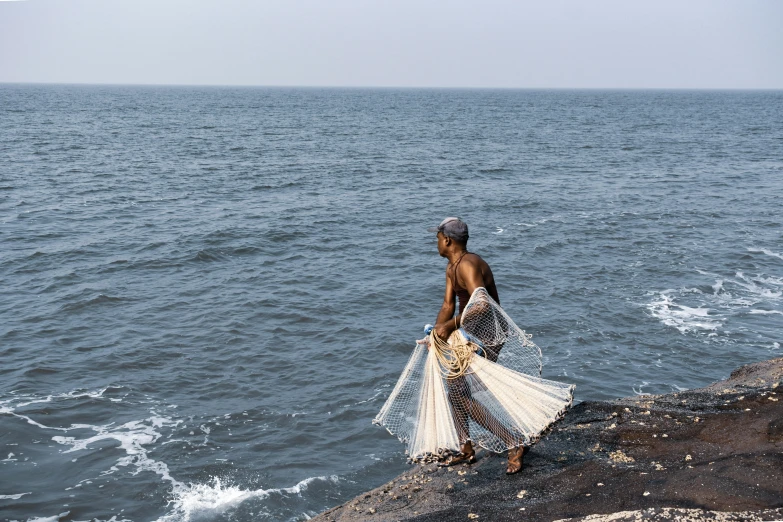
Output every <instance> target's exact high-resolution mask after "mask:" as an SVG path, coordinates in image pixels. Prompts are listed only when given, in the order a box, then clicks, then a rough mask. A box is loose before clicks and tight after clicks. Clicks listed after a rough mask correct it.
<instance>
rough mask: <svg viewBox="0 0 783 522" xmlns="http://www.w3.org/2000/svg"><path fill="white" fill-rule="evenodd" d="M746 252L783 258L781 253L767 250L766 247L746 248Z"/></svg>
mask: <svg viewBox="0 0 783 522" xmlns="http://www.w3.org/2000/svg"><path fill="white" fill-rule="evenodd" d="M748 252H753V253H757V254H766V255H768V256H772V257H777V258H778V259H783V254H778V253H777V252H773V251H771V250H767V249H766V248H748Z"/></svg>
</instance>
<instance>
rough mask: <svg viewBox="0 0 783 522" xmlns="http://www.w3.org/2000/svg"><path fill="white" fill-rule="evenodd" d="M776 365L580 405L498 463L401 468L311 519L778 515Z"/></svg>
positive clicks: (782, 404) (782, 402)
mask: <svg viewBox="0 0 783 522" xmlns="http://www.w3.org/2000/svg"><path fill="white" fill-rule="evenodd" d="M781 380H783V358H780V359H773V360H770V361H765V362H761V363H757V364H752V365H748V366H743V367H742V368H739V369H738V370H736V371H734V372H733V373H732V374H731V377H730V378H729V379H727V380H725V381H720V382H717V383H715V384H712V385H710V386H707V387H706V388H701V389H696V390H689V391H685V392H681V393H672V394H668V395H655V396H653V395H647V396H639V397H629V398H625V399H619V400H616V401H612V402H583V403H581V404H578V405H577V406H575V407H573V408H572V409H571V410H570V411H569V413H568V414H567V415H566V417H565V418H564V419H563V420H562V421H561V422H560V423H558V424H557V425H556V426H555V427H554V428H553V429H552V431H551V433H549V434H548V435H547V436H546V437H544V438H543V439H542V440H541V441H540V442H539V443H538V444H536V445H535V446H534V447H533V448H532V449H531V451H530V453H529V454H528V455H527V456H526V457H525V462H524V469H523V471H522V472H521V473H519V474H517V475H513V476H510V477H507V476H506V475H505V456H503V455H494V454H491V453H487V452H483V451H482V452H480V453H479V455H478V456H479V461H478V462H477V463H476V464H473V465H471V466H468V465H462V466H457V467H454V468H446V469H443V468H437V467H436V466H435V465H434V464H429V465H426V466H416V465H412V466H411V469H410V471H409V472H408V473H405V474H403V475H401V476H399V477H397V478H396V479H394V480H393V481H391V482H389V483H387V484H385V485H383V486H381V487H379V488H376V489H374V490H373V491H370V492H368V493H366V494H364V495H361V496H359V497H357V498H355V499H353V500H351V501H349V502H347V503H345V504H343V505H342V506H337V507H335V508H332V509H330V510H328V511H326V512H324V513H322V514H320V515H318V516H317V517H315V518H314V519H313V520H316V521H319V522H325V521H359V520H362V521H364V520H373V521H392V520H416V521H421V522H424V521H452V520H492V521H495V520H498V521H500V520H541V521H551V520H562V519H569V520H574V521H576V520H579V521H582V520H584V521H588V520H589V521H599V520H601V521H603V520H605V521H609V520H612V521H626V520H628V521H630V520H649V521H653V520H783V385H782V384H781Z"/></svg>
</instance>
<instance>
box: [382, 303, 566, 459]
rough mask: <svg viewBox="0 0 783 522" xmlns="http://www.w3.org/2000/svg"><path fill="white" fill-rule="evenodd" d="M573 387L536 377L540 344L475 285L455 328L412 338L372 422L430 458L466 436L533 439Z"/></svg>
mask: <svg viewBox="0 0 783 522" xmlns="http://www.w3.org/2000/svg"><path fill="white" fill-rule="evenodd" d="M573 392H574V386H573V385H570V384H564V383H560V382H556V381H550V380H546V379H542V378H541V350H540V349H539V348H538V346H536V345H535V343H533V342H532V341H531V336H530V335H529V334H526V333H525V332H524V331H523V330H521V329H520V328H519V327H518V326H517V325H516V324H514V322H513V321H512V320H511V318H510V317H509V316H508V315H506V313H505V312H504V311H503V309H502V308H501V307H500V305H498V304H497V303H496V302H495V301H494V300H493V299H492V298H491V297H490V296H489V294H488V293H487V291H486V290H485V289H484V288H478V289H476V290H475V291H474V292H473V295H472V296H471V298H470V301H468V304H467V305H466V307H465V310H464V311H463V313H462V325H461V328H460V329H459V330H457V331H455V332H454V333H453V334H452V335H451V336H450V337H449V339H448V341H443V340H442V339H439V338H438V337H437V335H435V334H434V332H433V333H431V334H430V336H429V337H428V338H427V339H423V340H421V341H419V342H417V344H416V347H415V348H414V350H413V353H412V354H411V356H410V359H409V360H408V363H407V364H406V365H405V368H404V369H403V372H402V375H400V378H399V379H398V381H397V384H396V385H395V387H394V389H393V390H392V392H391V394H390V395H389V398H388V399H387V400H386V403H385V404H384V405H383V407H382V408H381V410H380V412H378V415H377V416H376V418H375V419H374V420H373V422H374V423H376V424H380V425H382V426H384V427H385V428H386V429H387V430H389V432H390V433H392V434H393V435H396V436H397V437H398V438H399V439H400V440H401V441H402V442H404V443H405V444H406V446H407V448H406V449H407V453H408V457H409V458H410V459H411V460H414V461H419V460H431V459H433V458H438V457H439V456H442V455H444V454H447V453H449V452H455V451H458V450H459V446H460V444H462V443H464V442H465V441H467V440H471V441H472V442H473V444H474V445H475V444H478V445H479V446H482V447H483V448H486V449H488V450H490V451H495V452H501V451H504V450H506V449H511V448H514V447H517V446H520V445H529V444H532V443H533V442H535V441H536V440H537V439H538V437H539V436H540V435H541V433H542V432H543V431H544V430H545V429H546V428H547V427H548V426H549V425H550V424H552V423H553V422H554V421H555V420H557V419H558V418H559V417H560V416H561V415H562V414H563V413H564V412H565V410H566V409H567V408H568V407H569V406H570V405H571V402H572V400H573Z"/></svg>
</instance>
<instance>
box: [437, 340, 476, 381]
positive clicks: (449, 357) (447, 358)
mask: <svg viewBox="0 0 783 522" xmlns="http://www.w3.org/2000/svg"><path fill="white" fill-rule="evenodd" d="M455 333H456V331H455ZM430 348H431V349H432V350H433V351H434V352H435V357H436V358H437V359H438V362H439V363H440V368H441V372H443V376H444V377H446V378H447V379H456V378H457V377H461V376H463V375H465V373H466V372H467V371H468V366H470V359H471V357H473V352H475V347H474V346H473V345H472V344H471V343H469V342H468V341H467V339H465V337H464V336H463V335H461V334H458V333H457V334H456V335H454V334H452V335H451V344H449V343H448V342H446V341H444V340H443V339H441V338H440V337H438V335H437V334H436V333H435V330H434V329H433V330H432V332H430Z"/></svg>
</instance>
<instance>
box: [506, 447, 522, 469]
mask: <svg viewBox="0 0 783 522" xmlns="http://www.w3.org/2000/svg"><path fill="white" fill-rule="evenodd" d="M525 450H526V448H525V447H524V446H518V447H516V448H511V449H510V450H508V466H507V467H506V475H513V474H514V473H519V472H520V471H522V457H523V456H524V455H525V453H526V451H525Z"/></svg>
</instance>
